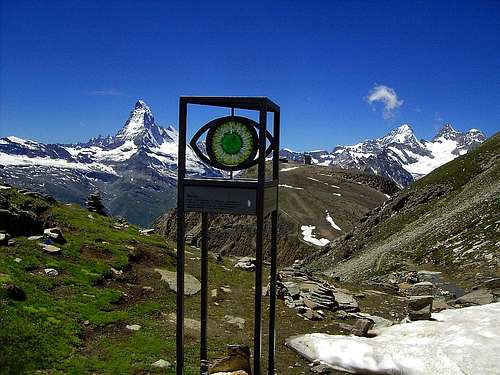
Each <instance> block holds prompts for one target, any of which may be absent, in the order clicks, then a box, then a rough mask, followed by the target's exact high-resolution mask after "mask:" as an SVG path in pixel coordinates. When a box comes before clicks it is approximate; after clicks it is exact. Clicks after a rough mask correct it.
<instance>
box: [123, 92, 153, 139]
mask: <svg viewBox="0 0 500 375" xmlns="http://www.w3.org/2000/svg"><path fill="white" fill-rule="evenodd" d="M154 126H155V119H154V116H153V113H152V112H151V109H149V107H148V105H147V104H146V103H145V102H144V101H143V100H141V99H139V100H138V101H137V102H136V103H135V106H134V110H133V111H132V112H130V116H129V118H128V120H127V122H126V123H125V125H124V127H123V128H122V129H121V130H120V131H119V132H118V134H117V135H116V137H117V138H119V139H122V140H132V139H135V138H136V137H137V136H140V135H144V133H145V132H146V130H149V129H151V128H152V127H154Z"/></svg>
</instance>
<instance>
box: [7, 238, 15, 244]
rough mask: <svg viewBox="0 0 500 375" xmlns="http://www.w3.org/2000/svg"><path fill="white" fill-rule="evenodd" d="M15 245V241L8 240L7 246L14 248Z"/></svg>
mask: <svg viewBox="0 0 500 375" xmlns="http://www.w3.org/2000/svg"><path fill="white" fill-rule="evenodd" d="M15 244H16V239H15V238H11V239H10V240H8V241H7V246H14V245H15Z"/></svg>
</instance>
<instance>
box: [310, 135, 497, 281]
mask: <svg viewBox="0 0 500 375" xmlns="http://www.w3.org/2000/svg"><path fill="white" fill-rule="evenodd" d="M499 158H500V135H498V134H496V135H495V136H493V137H491V138H490V139H488V140H487V141H486V142H485V143H483V144H482V145H481V146H480V147H478V148H477V149H475V150H474V151H471V152H470V153H468V154H466V155H463V156H461V157H459V158H457V159H455V160H453V161H452V162H450V163H448V164H445V165H443V166H442V167H440V168H438V169H436V170H435V171H434V172H432V173H430V174H429V175H427V176H425V177H424V178H422V179H420V180H419V181H417V182H416V183H414V184H412V185H411V186H409V187H408V188H406V189H404V190H402V191H401V192H399V193H398V194H396V195H394V196H393V197H391V199H390V200H388V201H387V202H386V203H385V204H384V205H382V206H381V207H378V208H376V209H375V210H373V211H371V212H370V213H369V214H368V215H367V216H366V217H364V218H363V219H362V222H361V223H360V224H359V225H358V226H357V227H356V228H354V229H353V230H352V231H351V232H350V233H347V234H346V235H345V236H343V237H342V238H340V239H338V240H337V241H335V242H334V243H333V244H332V246H331V248H330V249H328V250H327V251H326V252H325V253H324V254H321V255H318V254H316V255H315V256H312V258H316V259H315V260H314V261H312V263H311V267H312V268H314V269H317V270H322V271H323V272H324V273H326V274H328V275H331V276H334V277H338V278H341V279H345V280H365V281H366V280H368V279H369V278H370V277H373V276H377V275H383V274H387V273H388V272H389V271H392V270H400V269H412V268H414V267H421V266H422V265H426V264H428V265H432V267H438V268H439V269H440V270H444V269H449V270H450V271H451V272H452V273H455V274H456V277H457V278H460V279H461V280H462V281H464V282H469V283H476V282H478V281H479V280H481V279H484V278H488V277H491V276H495V275H498V273H499V270H500V268H499V267H500V263H499V261H500V257H499V254H500V253H499V251H500V222H499V220H498V212H500V201H499V199H498V197H499V196H500V163H499Z"/></svg>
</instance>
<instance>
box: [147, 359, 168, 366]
mask: <svg viewBox="0 0 500 375" xmlns="http://www.w3.org/2000/svg"><path fill="white" fill-rule="evenodd" d="M171 366H172V364H171V363H170V362H169V361H165V360H164V359H159V360H157V361H156V362H154V363H152V364H151V367H156V368H169V367H171Z"/></svg>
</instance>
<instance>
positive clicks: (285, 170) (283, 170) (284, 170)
mask: <svg viewBox="0 0 500 375" xmlns="http://www.w3.org/2000/svg"><path fill="white" fill-rule="evenodd" d="M297 168H299V167H288V168H283V169H280V172H288V171H293V170H294V169H297Z"/></svg>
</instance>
